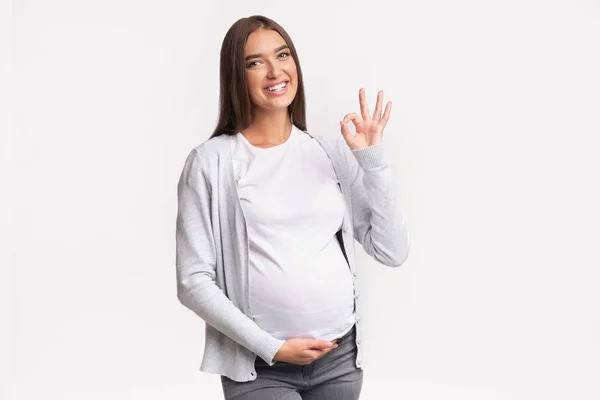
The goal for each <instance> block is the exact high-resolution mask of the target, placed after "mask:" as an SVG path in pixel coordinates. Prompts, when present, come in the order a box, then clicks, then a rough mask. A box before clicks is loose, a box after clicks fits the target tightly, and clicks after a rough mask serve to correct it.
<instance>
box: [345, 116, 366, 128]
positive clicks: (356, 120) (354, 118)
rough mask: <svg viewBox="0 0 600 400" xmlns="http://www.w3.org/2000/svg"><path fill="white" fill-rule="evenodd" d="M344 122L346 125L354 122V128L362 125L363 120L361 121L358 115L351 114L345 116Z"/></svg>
mask: <svg viewBox="0 0 600 400" xmlns="http://www.w3.org/2000/svg"><path fill="white" fill-rule="evenodd" d="M343 121H344V124H347V123H348V121H352V123H353V124H354V126H357V125H358V124H360V123H361V122H362V119H360V117H359V116H358V115H357V114H356V113H350V114H346V115H345V116H344V119H343Z"/></svg>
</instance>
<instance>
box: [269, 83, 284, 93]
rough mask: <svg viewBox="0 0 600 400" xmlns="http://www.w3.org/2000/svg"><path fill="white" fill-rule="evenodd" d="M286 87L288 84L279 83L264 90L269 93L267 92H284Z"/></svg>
mask: <svg viewBox="0 0 600 400" xmlns="http://www.w3.org/2000/svg"><path fill="white" fill-rule="evenodd" d="M287 85H288V82H281V83H278V84H277V85H273V86H269V87H266V88H265V90H266V91H269V92H280V91H282V90H284V89H285V88H286V87H287Z"/></svg>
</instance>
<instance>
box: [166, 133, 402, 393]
mask: <svg viewBox="0 0 600 400" xmlns="http://www.w3.org/2000/svg"><path fill="white" fill-rule="evenodd" d="M305 133H306V134H307V135H309V136H310V137H312V138H313V139H315V140H317V141H318V142H319V144H320V145H321V146H322V148H323V149H324V151H325V152H326V154H327V156H328V157H329V158H330V160H331V162H332V165H333V169H334V171H335V174H336V177H337V179H338V185H339V187H340V190H341V193H342V195H343V198H344V202H345V205H346V212H345V215H344V219H343V223H342V230H341V238H342V243H341V245H342V248H343V250H344V252H345V255H346V258H347V260H348V265H349V268H350V271H351V272H352V276H353V281H354V284H355V312H356V317H357V323H356V344H357V349H358V352H357V357H356V366H357V367H359V368H361V367H362V364H361V357H362V355H361V348H360V341H361V336H362V329H361V323H360V316H361V307H360V302H359V292H358V289H357V288H356V271H357V270H356V265H355V264H356V262H355V246H354V244H355V241H354V239H355V240H356V241H358V242H359V243H360V244H361V245H362V247H363V249H364V250H365V252H366V253H367V254H368V255H369V256H371V257H372V258H373V259H375V260H376V261H378V262H379V263H381V264H383V265H386V266H390V267H397V266H400V265H401V264H402V263H403V262H404V261H405V260H406V258H407V257H408V252H409V247H410V239H409V234H408V230H407V227H406V224H405V221H404V218H403V214H402V212H401V211H400V209H399V207H398V205H397V204H396V198H395V196H394V189H393V187H392V186H393V185H392V175H391V170H390V166H389V164H388V162H387V160H386V157H385V151H384V149H385V145H384V144H383V143H382V144H378V145H374V146H369V147H367V148H365V149H360V150H351V149H350V148H349V147H348V145H347V144H346V143H345V141H344V140H343V139H341V138H330V137H325V136H319V135H312V134H310V133H308V132H305ZM232 139H233V137H232V136H230V135H220V136H217V137H214V138H211V139H209V140H206V141H205V142H204V143H202V144H200V145H199V146H197V147H195V148H194V149H192V150H191V151H190V153H189V155H188V157H187V159H186V161H185V164H184V167H183V171H182V173H181V176H180V179H179V182H178V185H177V197H178V199H177V200H178V208H177V219H176V278H177V297H178V299H179V301H180V302H181V303H182V304H183V305H184V306H185V307H187V308H189V309H190V310H192V311H193V312H194V313H196V314H197V315H198V316H199V317H200V318H201V319H202V320H204V321H205V323H206V324H205V346H204V355H203V358H202V363H201V365H200V370H201V371H203V372H207V373H215V374H219V375H224V376H227V377H228V378H230V379H232V380H235V381H238V382H245V381H251V380H254V379H256V370H255V368H254V361H255V358H256V356H259V357H261V358H262V359H263V360H265V361H266V362H267V363H268V364H269V365H273V364H274V361H273V357H274V356H275V354H276V353H277V351H278V350H279V348H280V347H281V345H282V344H283V343H284V341H283V340H279V339H276V338H274V337H272V336H271V335H270V334H269V333H267V332H266V331H264V330H263V329H261V328H260V327H259V326H258V325H257V324H256V323H255V322H254V320H253V318H252V310H251V309H250V304H249V303H250V302H249V280H248V279H249V273H248V254H249V249H248V246H249V245H248V233H247V228H246V221H245V218H244V213H243V210H242V207H241V204H240V201H239V197H238V193H237V185H236V182H235V177H234V174H233V166H232V153H231V148H230V146H229V141H230V140H232Z"/></svg>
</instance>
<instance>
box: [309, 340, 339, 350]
mask: <svg viewBox="0 0 600 400" xmlns="http://www.w3.org/2000/svg"><path fill="white" fill-rule="evenodd" d="M336 347H337V343H334V342H332V341H329V340H315V341H314V343H313V345H312V346H311V347H310V348H311V349H315V350H325V349H332V348H333V349H334V348H336Z"/></svg>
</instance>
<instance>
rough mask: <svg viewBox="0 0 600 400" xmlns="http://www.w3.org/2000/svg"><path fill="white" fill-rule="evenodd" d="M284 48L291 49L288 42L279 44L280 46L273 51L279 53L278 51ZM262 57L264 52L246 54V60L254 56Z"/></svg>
mask: <svg viewBox="0 0 600 400" xmlns="http://www.w3.org/2000/svg"><path fill="white" fill-rule="evenodd" d="M283 49H289V47H288V45H287V44H284V45H283V46H279V47H278V48H276V49H275V50H273V53H277V52H278V51H281V50H283ZM260 57H262V54H250V55H249V56H246V59H245V60H246V61H248V60H250V59H252V58H260Z"/></svg>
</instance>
